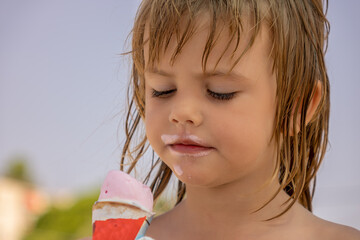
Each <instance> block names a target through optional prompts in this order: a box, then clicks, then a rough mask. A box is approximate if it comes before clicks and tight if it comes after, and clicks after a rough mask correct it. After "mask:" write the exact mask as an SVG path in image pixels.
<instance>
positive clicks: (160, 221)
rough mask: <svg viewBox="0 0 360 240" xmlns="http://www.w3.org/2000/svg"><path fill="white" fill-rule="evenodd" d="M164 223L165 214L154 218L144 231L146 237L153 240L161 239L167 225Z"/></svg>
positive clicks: (165, 220) (166, 217)
mask: <svg viewBox="0 0 360 240" xmlns="http://www.w3.org/2000/svg"><path fill="white" fill-rule="evenodd" d="M166 222H168V216H167V215H166V214H163V215H160V216H157V217H155V218H154V219H153V220H152V221H151V223H150V226H149V228H148V229H147V230H146V236H149V237H152V238H154V239H163V238H164V236H163V235H164V229H167V228H166V227H165V226H166V225H167V224H166Z"/></svg>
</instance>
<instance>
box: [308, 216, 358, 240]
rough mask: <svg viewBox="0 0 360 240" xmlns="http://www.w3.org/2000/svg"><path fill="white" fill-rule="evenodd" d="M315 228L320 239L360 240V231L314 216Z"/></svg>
mask: <svg viewBox="0 0 360 240" xmlns="http://www.w3.org/2000/svg"><path fill="white" fill-rule="evenodd" d="M313 224H314V225H313V228H314V230H315V233H316V236H318V239H329V240H337V239H346V240H360V231H359V230H357V229H355V228H352V227H349V226H345V225H342V224H338V223H334V222H330V221H327V220H324V219H321V218H319V217H317V216H314V221H313Z"/></svg>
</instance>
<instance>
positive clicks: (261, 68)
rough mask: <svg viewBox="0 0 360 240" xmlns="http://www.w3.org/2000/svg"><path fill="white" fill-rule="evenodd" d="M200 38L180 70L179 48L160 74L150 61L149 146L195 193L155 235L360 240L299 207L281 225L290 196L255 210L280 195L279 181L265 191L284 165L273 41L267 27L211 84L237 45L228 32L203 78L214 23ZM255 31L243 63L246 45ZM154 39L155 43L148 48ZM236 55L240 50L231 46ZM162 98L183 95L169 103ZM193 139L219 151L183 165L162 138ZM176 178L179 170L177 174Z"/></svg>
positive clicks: (187, 49)
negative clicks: (276, 135)
mask: <svg viewBox="0 0 360 240" xmlns="http://www.w3.org/2000/svg"><path fill="white" fill-rule="evenodd" d="M199 20H201V21H199V26H200V28H199V31H198V32H197V33H196V34H195V35H194V36H193V37H192V38H191V39H190V40H189V42H188V43H187V44H186V45H185V46H184V48H183V49H182V52H181V53H180V55H179V56H178V57H177V58H176V61H175V63H174V65H173V66H172V65H170V63H169V62H170V58H171V55H172V53H173V51H174V47H175V46H176V45H177V42H176V39H174V38H173V39H172V41H171V43H170V46H169V49H168V50H167V51H166V52H165V54H164V55H163V56H161V58H160V62H159V64H158V65H156V68H155V69H152V68H149V67H148V63H147V59H148V50H147V45H145V48H144V54H145V69H146V71H145V103H146V104H145V119H144V121H145V127H146V135H147V138H148V140H149V142H150V144H151V146H152V148H153V149H154V150H155V152H156V153H157V154H158V155H159V157H160V158H161V159H162V160H163V161H164V162H165V163H166V164H167V165H168V166H169V167H170V168H171V169H172V170H173V172H174V173H175V174H176V176H177V177H178V178H179V179H180V180H181V181H182V182H184V183H185V184H186V193H187V196H186V198H185V199H184V200H183V201H182V202H181V203H180V204H179V205H177V206H176V207H175V208H174V209H172V210H171V211H169V212H167V213H165V214H163V215H161V216H158V217H157V218H155V219H154V220H153V221H152V223H151V225H150V227H149V229H148V231H147V234H146V235H147V236H150V237H153V238H154V239H156V240H162V239H167V240H168V239H172V240H176V239H187V240H191V239H208V240H209V239H246V240H251V239H256V240H261V239H267V240H269V239H276V240H280V239H302V240H303V239H360V234H359V232H358V231H357V230H354V229H352V228H349V227H345V226H342V225H338V224H334V223H330V222H327V221H325V220H322V219H320V218H317V217H316V216H314V215H312V214H311V213H310V212H309V211H308V210H306V209H305V208H303V207H302V206H301V205H300V204H299V203H296V204H295V205H294V206H293V207H292V208H291V209H290V210H289V211H287V212H286V213H285V214H284V215H282V216H281V217H279V218H275V219H273V220H271V221H262V220H266V219H268V218H271V217H274V216H276V215H277V214H278V213H280V212H282V211H283V210H284V209H285V207H286V205H285V206H281V205H282V204H283V203H284V202H285V201H286V200H287V199H288V196H287V194H286V193H285V192H283V191H281V192H280V193H279V194H278V195H277V196H276V198H275V199H273V200H272V201H271V202H270V203H269V204H268V205H266V206H265V207H264V208H263V209H261V210H260V211H258V212H256V213H252V212H253V211H254V210H256V209H258V208H259V207H261V206H263V205H264V203H265V202H266V201H267V200H269V198H270V197H271V196H272V195H273V194H274V193H275V191H276V189H277V188H278V187H279V183H278V182H277V180H274V181H272V182H271V183H270V184H268V185H265V183H266V181H267V180H269V178H270V177H271V176H272V173H273V169H274V164H275V159H276V156H275V152H276V151H275V143H274V141H271V142H270V137H271V134H272V130H273V123H274V117H275V107H276V99H275V94H276V77H275V74H274V73H273V72H272V60H271V57H269V54H270V47H271V42H270V37H269V30H268V27H267V26H266V25H265V24H263V25H262V27H261V31H260V33H259V35H258V36H257V38H256V40H255V43H254V45H253V46H252V48H251V49H250V50H249V51H248V52H247V53H246V55H245V56H244V57H243V58H242V59H241V61H240V62H239V63H238V64H237V65H236V66H235V68H234V69H233V71H232V73H233V75H230V76H226V75H224V74H225V73H226V72H227V70H229V68H230V67H231V66H232V63H233V60H232V59H231V58H230V55H231V53H230V52H229V51H228V52H227V53H226V54H225V55H224V56H223V58H222V60H221V61H220V63H219V65H218V66H217V68H216V69H215V73H216V74H215V75H211V73H212V70H213V69H214V66H215V63H216V61H217V60H218V58H219V56H220V55H221V53H222V51H223V49H224V46H226V43H227V42H228V38H227V36H228V34H227V32H226V30H225V29H227V28H224V33H223V34H221V36H222V37H221V38H220V39H219V40H218V42H217V45H216V46H215V48H214V49H213V50H212V52H211V54H210V58H209V60H208V64H207V72H208V75H205V76H204V75H203V73H202V67H201V57H202V53H203V49H204V46H205V42H206V39H207V34H208V27H207V26H208V25H207V24H208V23H207V20H206V18H204V17H203V18H200V19H199ZM246 31H248V28H245V31H244V34H243V35H242V42H241V43H240V48H239V49H238V50H237V52H236V54H235V59H236V57H237V56H239V54H240V53H241V51H242V50H243V48H244V46H245V45H246V41H247V38H246V37H247V35H246ZM146 38H147V36H145V39H146ZM230 49H231V50H232V49H233V48H231V47H230ZM152 89H155V90H157V91H167V90H176V91H174V92H172V93H170V94H167V95H164V96H162V97H161V98H158V97H152ZM207 90H210V91H213V92H217V93H230V92H238V93H237V94H236V95H235V96H234V97H233V98H232V99H230V100H217V99H214V98H213V97H212V96H210V95H209V94H208V92H207ZM320 95H321V83H320V82H319V83H318V84H317V87H316V92H315V95H314V98H313V99H312V102H311V103H310V105H309V110H308V113H307V116H308V118H307V122H308V121H310V119H311V117H312V115H313V114H314V112H315V110H316V107H317V105H318V103H319V98H320V97H319V96H320ZM164 134H170V135H180V136H181V135H186V134H192V135H196V136H198V137H199V138H201V139H202V140H203V141H205V143H207V144H208V145H209V146H211V147H213V150H212V151H211V152H210V154H209V155H207V156H203V157H183V156H176V155H174V154H173V153H172V152H171V151H170V150H169V146H167V145H166V144H165V143H164V142H163V141H162V138H161V136H162V135H164ZM175 170H176V171H175Z"/></svg>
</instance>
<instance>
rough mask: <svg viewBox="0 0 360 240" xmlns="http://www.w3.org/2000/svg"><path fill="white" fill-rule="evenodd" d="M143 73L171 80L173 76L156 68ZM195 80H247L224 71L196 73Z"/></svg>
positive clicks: (239, 75)
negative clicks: (212, 78)
mask: <svg viewBox="0 0 360 240" xmlns="http://www.w3.org/2000/svg"><path fill="white" fill-rule="evenodd" d="M145 73H150V74H156V75H160V76H163V77H168V78H173V77H174V76H175V75H174V74H172V73H169V72H166V71H164V70H161V69H157V68H151V69H150V68H148V69H145ZM195 76H196V77H197V78H211V77H214V78H226V79H229V80H233V81H235V80H245V79H247V78H246V77H245V76H244V75H242V74H239V73H236V72H234V71H231V72H228V71H226V70H216V71H212V72H205V73H198V74H195Z"/></svg>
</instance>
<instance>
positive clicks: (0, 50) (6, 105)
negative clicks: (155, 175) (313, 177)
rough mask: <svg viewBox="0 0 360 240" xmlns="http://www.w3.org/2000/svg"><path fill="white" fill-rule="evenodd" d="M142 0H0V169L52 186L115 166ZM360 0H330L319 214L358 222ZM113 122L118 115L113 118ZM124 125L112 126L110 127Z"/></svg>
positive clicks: (76, 184)
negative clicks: (17, 168) (24, 167)
mask: <svg viewBox="0 0 360 240" xmlns="http://www.w3.org/2000/svg"><path fill="white" fill-rule="evenodd" d="M138 4H139V0H126V1H125V0H117V1H115V0H107V1H95V0H71V1H70V0H63V1H48V0H32V1H25V0H0V173H2V172H3V170H4V168H5V167H6V166H7V165H8V163H9V161H10V159H11V158H13V157H14V156H17V155H19V154H20V155H22V156H25V157H26V158H27V159H28V163H29V166H30V170H31V172H32V176H33V178H34V179H35V181H36V183H37V184H39V186H40V187H41V188H43V189H45V190H46V191H49V192H51V193H57V192H64V191H69V192H73V193H76V192H77V191H83V190H86V189H91V188H93V187H94V186H95V187H96V186H99V185H100V184H101V182H102V180H103V179H104V177H105V175H106V173H107V172H108V171H109V170H110V169H118V167H119V161H120V154H121V153H120V146H121V143H122V142H123V140H124V135H123V131H121V130H122V127H123V124H122V120H123V115H124V103H125V88H126V83H127V81H128V76H129V74H128V72H129V64H127V60H126V59H125V58H123V57H120V56H119V53H122V52H124V51H126V50H128V49H129V43H128V44H125V39H126V37H127V35H128V33H129V32H130V29H131V26H132V22H133V19H134V16H135V13H136V9H137V6H138ZM359 10H360V1H357V0H343V1H336V0H330V4H329V14H328V17H329V20H330V23H331V34H330V40H329V49H328V53H327V57H326V60H327V66H328V70H329V71H328V73H329V77H330V82H331V118H330V144H331V147H330V148H329V149H328V153H327V155H326V157H325V159H324V162H323V165H322V167H321V168H320V170H319V174H318V181H317V191H316V194H315V195H316V196H315V199H314V209H315V210H314V212H315V214H316V215H318V216H320V217H322V218H325V219H327V220H330V221H334V222H338V223H342V224H346V225H350V226H353V227H356V228H360V174H359V172H360V161H359V160H360V157H359V149H360V139H359V136H360V127H359V123H360V106H359V105H360V94H359V92H360V77H359V76H360V75H359V69H360V64H359V60H358V58H359V56H360V47H359V43H360V27H359V23H360V15H359V14H358V13H359ZM119 124H120V125H119ZM118 126H119V127H120V128H121V129H120V131H119V135H118V136H117V132H118V130H117V128H118Z"/></svg>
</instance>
